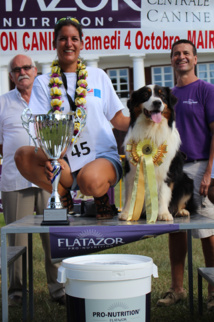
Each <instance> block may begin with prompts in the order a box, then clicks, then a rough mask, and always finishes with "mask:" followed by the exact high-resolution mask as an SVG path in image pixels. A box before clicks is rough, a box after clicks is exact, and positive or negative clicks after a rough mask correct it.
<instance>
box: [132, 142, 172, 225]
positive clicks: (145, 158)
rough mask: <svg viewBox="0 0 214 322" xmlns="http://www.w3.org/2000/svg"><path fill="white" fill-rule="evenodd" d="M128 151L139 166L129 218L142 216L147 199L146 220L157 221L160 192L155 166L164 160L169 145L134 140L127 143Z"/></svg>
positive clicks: (133, 161) (149, 221) (136, 218)
mask: <svg viewBox="0 0 214 322" xmlns="http://www.w3.org/2000/svg"><path fill="white" fill-rule="evenodd" d="M126 151H127V152H130V162H131V163H132V164H133V165H135V166H136V167H137V169H136V174H135V179H134V185H133V191H132V197H131V204H130V209H129V216H128V220H129V221H134V220H138V219H139V218H140V216H141V212H142V209H143V205H144V200H145V204H146V220H147V222H148V223H155V222H156V220H157V216H158V193H157V183H156V177H155V168H154V166H155V165H156V166H159V165H160V164H161V163H162V162H163V157H164V156H165V154H166V153H167V145H166V144H165V143H163V144H161V145H160V146H159V147H158V148H157V146H156V145H155V144H154V143H153V142H152V141H151V140H149V139H145V140H144V141H143V142H142V141H140V142H138V143H136V142H134V141H132V142H131V143H129V144H127V147H126Z"/></svg>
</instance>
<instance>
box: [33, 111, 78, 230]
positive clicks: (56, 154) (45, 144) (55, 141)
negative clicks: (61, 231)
mask: <svg viewBox="0 0 214 322" xmlns="http://www.w3.org/2000/svg"><path fill="white" fill-rule="evenodd" d="M34 128H35V133H36V137H37V142H38V145H39V147H40V148H41V149H42V150H43V152H44V153H45V155H46V156H47V158H48V159H49V160H50V161H51V165H52V167H53V174H54V176H53V179H52V181H51V184H52V193H51V196H50V199H49V203H48V207H47V209H45V210H44V220H43V224H56V223H57V224H58V225H59V224H60V223H61V224H66V223H67V222H68V221H67V209H66V208H63V204H62V203H61V200H60V196H59V193H58V184H59V180H60V175H61V166H60V163H59V161H58V159H59V158H62V157H63V156H64V155H65V153H66V150H67V147H68V145H69V144H71V141H72V135H73V129H74V123H73V120H72V115H66V114H52V113H51V114H47V115H36V116H35V119H34Z"/></svg>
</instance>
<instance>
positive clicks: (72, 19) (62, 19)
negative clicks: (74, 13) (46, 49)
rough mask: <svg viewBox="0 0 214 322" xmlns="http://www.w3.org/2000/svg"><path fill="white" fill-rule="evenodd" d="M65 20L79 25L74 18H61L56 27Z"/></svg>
mask: <svg viewBox="0 0 214 322" xmlns="http://www.w3.org/2000/svg"><path fill="white" fill-rule="evenodd" d="M65 20H71V21H73V22H76V23H77V24H78V25H79V24H80V23H79V21H78V20H77V19H76V18H70V17H68V18H61V19H59V20H58V21H57V22H56V25H58V24H59V23H60V22H62V21H65Z"/></svg>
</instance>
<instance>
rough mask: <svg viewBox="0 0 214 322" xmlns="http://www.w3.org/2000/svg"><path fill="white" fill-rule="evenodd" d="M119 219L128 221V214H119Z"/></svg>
mask: <svg viewBox="0 0 214 322" xmlns="http://www.w3.org/2000/svg"><path fill="white" fill-rule="evenodd" d="M118 219H119V220H127V219H128V213H127V212H121V213H120V214H118Z"/></svg>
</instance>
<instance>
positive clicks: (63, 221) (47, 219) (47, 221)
mask: <svg viewBox="0 0 214 322" xmlns="http://www.w3.org/2000/svg"><path fill="white" fill-rule="evenodd" d="M41 225H42V226H65V225H69V220H68V214H67V209H66V208H64V209H45V210H44V215H43V221H42V223H41Z"/></svg>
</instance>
